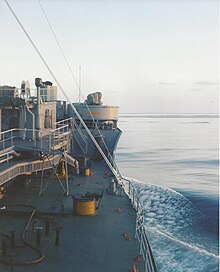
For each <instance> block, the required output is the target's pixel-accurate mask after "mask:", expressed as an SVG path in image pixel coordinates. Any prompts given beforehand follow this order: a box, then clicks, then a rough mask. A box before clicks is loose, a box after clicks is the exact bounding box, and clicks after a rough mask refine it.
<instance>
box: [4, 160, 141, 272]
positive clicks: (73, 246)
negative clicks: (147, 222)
mask: <svg viewBox="0 0 220 272" xmlns="http://www.w3.org/2000/svg"><path fill="white" fill-rule="evenodd" d="M106 172H107V168H106V167H105V165H104V163H103V162H92V166H91V176H76V177H75V178H73V177H72V178H69V189H70V195H69V196H68V197H65V196H63V191H62V188H61V186H60V184H59V183H58V182H57V181H56V180H51V179H50V178H47V179H45V181H44V186H46V189H45V190H44V194H43V195H41V196H39V195H38V193H39V187H40V177H39V178H33V179H32V181H31V182H30V183H27V184H26V186H25V188H22V187H18V186H15V185H16V182H14V185H13V186H11V187H9V188H8V189H7V192H6V197H5V198H4V199H2V200H1V202H0V205H1V206H6V207H7V205H10V204H14V205H16V204H27V205H34V206H36V207H37V208H38V212H37V213H36V214H35V216H34V218H33V220H32V223H31V224H30V227H29V229H28V232H27V240H28V242H30V243H31V244H33V245H34V246H36V239H35V237H36V233H35V231H34V228H33V226H34V225H33V222H35V223H36V224H37V225H38V226H42V227H43V228H44V222H45V218H46V217H48V216H50V217H52V218H53V223H52V225H51V228H50V233H49V235H48V236H47V237H45V234H44V229H42V233H41V243H40V245H39V246H38V248H39V249H40V250H41V251H42V252H43V253H44V255H45V258H44V260H43V261H42V262H40V263H39V264H35V265H26V266H15V265H12V267H11V265H5V264H2V263H0V271H5V272H8V271H15V272H21V271H25V272H28V271H34V272H40V271H41V272H49V271H53V272H62V271H65V272H70V271H71V272H72V271H78V272H99V271H100V272H104V271H105V272H108V271H109V272H113V271H114V272H123V271H124V272H128V271H131V269H132V265H133V263H134V259H135V258H136V256H137V255H138V254H139V245H138V241H137V240H136V239H134V232H135V222H136V212H135V211H134V209H133V208H132V206H131V204H130V201H129V199H128V197H127V196H126V195H125V194H124V193H122V195H120V194H119V195H112V194H109V193H108V192H107V188H108V186H109V181H110V179H111V178H110V177H109V176H108V175H106ZM63 182H65V181H63ZM87 192H90V193H95V192H96V193H102V192H103V197H102V200H101V203H100V207H99V210H98V213H97V214H96V215H95V216H75V215H73V212H72V210H73V200H72V196H76V195H77V194H85V193H87ZM118 208H119V209H120V210H119V211H120V212H118ZM30 214H31V209H30V208H25V207H21V206H17V207H16V206H15V207H8V213H7V212H6V213H5V212H2V213H0V232H3V233H6V234H9V233H10V231H14V230H15V231H16V244H21V243H22V242H21V236H22V232H23V230H24V227H25V225H26V223H27V221H28V218H29V216H30ZM57 226H60V227H62V229H61V230H60V243H59V245H57V246H56V245H55V229H56V228H57ZM125 233H126V234H127V236H129V237H130V238H131V239H128V240H127V239H125V236H124V234H125ZM2 238H3V236H2V235H0V242H1V240H2ZM6 241H7V254H8V255H10V254H11V253H10V252H11V250H10V244H9V241H8V240H7V239H6ZM0 251H1V248H0ZM0 254H1V252H0ZM36 255H37V254H36V253H35V252H34V251H33V250H31V249H28V248H25V247H24V248H16V249H15V254H14V259H13V261H14V262H16V261H20V262H28V261H30V260H34V259H36V258H37V256H36ZM6 258H7V259H9V258H8V257H6ZM1 259H2V257H1ZM137 267H138V271H139V272H140V271H144V263H143V261H141V263H138V264H137Z"/></svg>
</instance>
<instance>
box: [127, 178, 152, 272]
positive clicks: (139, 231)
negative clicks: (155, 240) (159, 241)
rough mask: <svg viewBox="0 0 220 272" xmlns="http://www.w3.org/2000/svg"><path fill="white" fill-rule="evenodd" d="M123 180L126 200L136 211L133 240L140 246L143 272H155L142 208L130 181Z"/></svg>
mask: <svg viewBox="0 0 220 272" xmlns="http://www.w3.org/2000/svg"><path fill="white" fill-rule="evenodd" d="M122 179H123V181H124V182H123V188H124V191H125V193H126V194H127V196H128V198H129V199H130V201H131V204H132V206H133V208H134V209H135V211H136V214H137V217H136V228H135V238H137V239H138V242H139V246H140V254H141V255H142V258H143V260H144V262H145V272H157V267H156V263H155V261H154V257H153V254H152V250H151V247H150V243H149V241H148V238H147V234H146V229H145V226H144V206H143V204H142V202H141V200H140V198H139V196H138V194H137V192H136V190H135V188H134V186H133V185H132V183H131V181H130V180H128V179H126V178H122Z"/></svg>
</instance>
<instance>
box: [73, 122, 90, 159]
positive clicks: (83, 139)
mask: <svg viewBox="0 0 220 272" xmlns="http://www.w3.org/2000/svg"><path fill="white" fill-rule="evenodd" d="M73 125H74V126H73V127H74V128H76V130H77V132H78V133H79V135H80V138H81V139H82V141H83V142H84V145H85V148H84V147H83V146H82V145H81V143H80V142H79V140H78V138H77V137H75V139H76V141H77V143H78V145H79V146H80V148H81V149H82V151H83V153H84V154H86V153H87V151H88V143H87V141H86V140H85V138H84V134H83V133H82V131H81V129H80V127H79V125H78V124H77V122H76V121H74V123H73Z"/></svg>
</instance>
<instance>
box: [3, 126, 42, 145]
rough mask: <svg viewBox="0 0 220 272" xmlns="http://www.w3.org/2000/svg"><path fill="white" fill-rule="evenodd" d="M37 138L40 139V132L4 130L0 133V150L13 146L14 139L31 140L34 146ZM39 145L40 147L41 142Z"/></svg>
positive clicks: (14, 129)
mask: <svg viewBox="0 0 220 272" xmlns="http://www.w3.org/2000/svg"><path fill="white" fill-rule="evenodd" d="M37 138H39V139H42V132H40V131H39V130H37V129H27V128H23V129H22V128H13V129H10V130H5V131H3V132H0V150H4V149H6V148H9V147H12V146H14V144H15V140H16V139H23V140H25V139H29V140H33V142H34V144H35V145H36V139H37ZM40 145H41V146H42V141H40Z"/></svg>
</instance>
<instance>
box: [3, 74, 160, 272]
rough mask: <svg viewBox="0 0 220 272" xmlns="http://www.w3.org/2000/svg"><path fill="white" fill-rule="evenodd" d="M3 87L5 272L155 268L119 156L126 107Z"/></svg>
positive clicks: (50, 88) (49, 86) (45, 87)
mask: <svg viewBox="0 0 220 272" xmlns="http://www.w3.org/2000/svg"><path fill="white" fill-rule="evenodd" d="M35 85H36V90H35V95H32V91H31V89H30V83H29V82H28V81H25V80H23V81H22V83H21V87H20V88H18V87H15V86H9V85H4V86H0V188H1V190H0V243H1V245H0V271H5V272H7V271H16V272H20V271H43V272H47V271H53V272H56V271H57V272H61V271H65V272H68V271H82V272H93V271H94V272H99V271H100V272H101V271H102V272H103V271H109V272H113V271H118V272H122V271H145V272H147V271H154V272H156V271H157V267H156V263H155V260H154V257H153V253H152V250H151V247H150V243H149V240H148V238H147V233H146V228H145V225H144V209H143V205H142V204H141V201H140V199H139V197H138V195H137V194H136V191H135V189H134V187H133V186H132V183H131V182H130V181H129V180H127V179H125V178H123V177H122V175H121V174H120V171H119V169H118V168H117V165H116V163H115V151H116V148H117V143H118V141H119V138H120V135H121V133H122V131H121V130H120V128H119V127H118V107H116V106H108V105H104V104H103V102H102V93H101V92H93V93H90V94H88V96H87V99H86V100H85V101H84V102H77V103H69V104H68V103H67V101H61V100H58V99H57V87H56V86H54V85H53V83H52V82H50V81H43V80H42V79H41V78H36V79H35Z"/></svg>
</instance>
